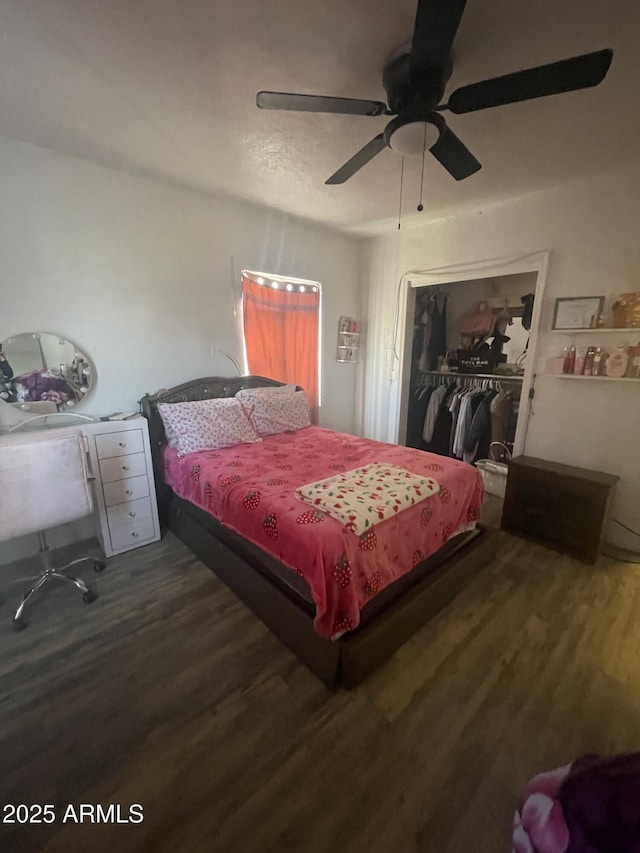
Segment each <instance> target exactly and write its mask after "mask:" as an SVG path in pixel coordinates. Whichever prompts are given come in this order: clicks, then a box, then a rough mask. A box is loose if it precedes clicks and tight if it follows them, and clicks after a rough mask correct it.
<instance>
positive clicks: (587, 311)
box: [552, 296, 604, 329]
mask: <svg viewBox="0 0 640 853" xmlns="http://www.w3.org/2000/svg"><path fill="white" fill-rule="evenodd" d="M603 307H604V296H577V297H573V296H568V297H561V298H560V299H556V306H555V310H554V312H553V326H552V328H553V329H593V328H595V327H596V325H597V323H598V317H599V316H600V314H602V309H603Z"/></svg>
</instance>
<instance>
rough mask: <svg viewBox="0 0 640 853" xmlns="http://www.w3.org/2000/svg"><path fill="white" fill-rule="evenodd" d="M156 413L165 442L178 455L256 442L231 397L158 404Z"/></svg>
mask: <svg viewBox="0 0 640 853" xmlns="http://www.w3.org/2000/svg"><path fill="white" fill-rule="evenodd" d="M158 411H159V412H160V417H161V418H162V422H163V424H164V428H165V433H166V434H167V440H168V441H169V444H170V445H171V446H172V447H176V448H177V450H178V453H179V454H180V456H184V455H186V454H187V453H196V452H197V451H199V450H216V449H218V448H221V447H233V445H234V444H250V443H252V442H256V441H260V437H259V436H258V435H257V434H256V431H255V429H254V428H253V427H252V425H251V423H250V422H249V420H248V419H247V416H246V415H245V413H244V411H243V409H242V406H241V405H240V402H239V401H238V400H236V399H235V397H219V398H218V397H217V398H215V399H212V400H194V401H193V402H189V403H159V404H158ZM172 441H173V442H174V443H173V444H171V442H172Z"/></svg>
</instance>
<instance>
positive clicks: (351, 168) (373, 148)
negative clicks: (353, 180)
mask: <svg viewBox="0 0 640 853" xmlns="http://www.w3.org/2000/svg"><path fill="white" fill-rule="evenodd" d="M386 147H387V143H386V140H385V138H384V133H379V134H378V135H377V136H374V138H373V139H372V140H371V142H367V144H366V145H365V146H364V148H361V149H360V150H359V151H358V153H357V154H354V155H353V157H352V158H351V159H350V160H347V162H346V163H345V164H344V166H340V168H339V169H338V171H337V172H335V173H334V174H333V175H331V177H330V178H328V180H326V181H325V184H344V182H345V181H348V180H349V178H350V177H351V176H352V175H355V173H356V172H358V171H359V170H360V169H362V167H363V166H366V165H367V163H368V162H369V160H373V158H374V157H375V156H376V154H379V153H380V152H381V151H383V150H384V149H385V148H386Z"/></svg>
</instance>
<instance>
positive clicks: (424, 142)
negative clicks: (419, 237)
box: [417, 123, 427, 213]
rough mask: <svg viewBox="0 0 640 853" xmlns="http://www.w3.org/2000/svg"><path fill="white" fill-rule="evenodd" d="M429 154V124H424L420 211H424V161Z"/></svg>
mask: <svg viewBox="0 0 640 853" xmlns="http://www.w3.org/2000/svg"><path fill="white" fill-rule="evenodd" d="M426 156H427V125H426V123H425V126H424V141H423V143H422V174H421V175H420V204H419V205H418V208H417V210H418V213H422V211H423V210H424V205H423V203H422V190H423V188H424V161H425V157H426Z"/></svg>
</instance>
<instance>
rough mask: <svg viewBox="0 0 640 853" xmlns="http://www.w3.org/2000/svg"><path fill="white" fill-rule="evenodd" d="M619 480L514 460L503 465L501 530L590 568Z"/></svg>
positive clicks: (533, 460) (541, 461)
mask: <svg viewBox="0 0 640 853" xmlns="http://www.w3.org/2000/svg"><path fill="white" fill-rule="evenodd" d="M619 479H620V478H619V477H616V476H614V475H612V474H604V473H603V472H602V471H590V470H589V469H587V468H576V467H574V466H572V465H561V464H560V463H559V462H548V461H546V460H545V459H536V458H535V457H533V456H517V457H516V458H515V459H512V460H511V462H510V463H509V475H508V477H507V492H506V495H505V499H504V509H503V512H502V523H501V527H502V529H503V530H507V531H508V532H509V533H515V534H516V536H525V537H529V538H531V539H535V540H536V541H538V542H541V543H542V544H544V545H548V546H549V547H551V548H555V549H556V550H557V551H561V552H562V553H563V554H569V555H570V556H571V557H576V558H577V559H578V560H582V561H583V562H584V563H595V561H596V560H597V559H598V554H599V553H600V545H601V543H602V537H603V535H604V528H605V523H606V520H607V513H608V510H609V503H610V500H611V495H612V492H613V487H614V486H615V484H616V483H617V482H618V480H619Z"/></svg>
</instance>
